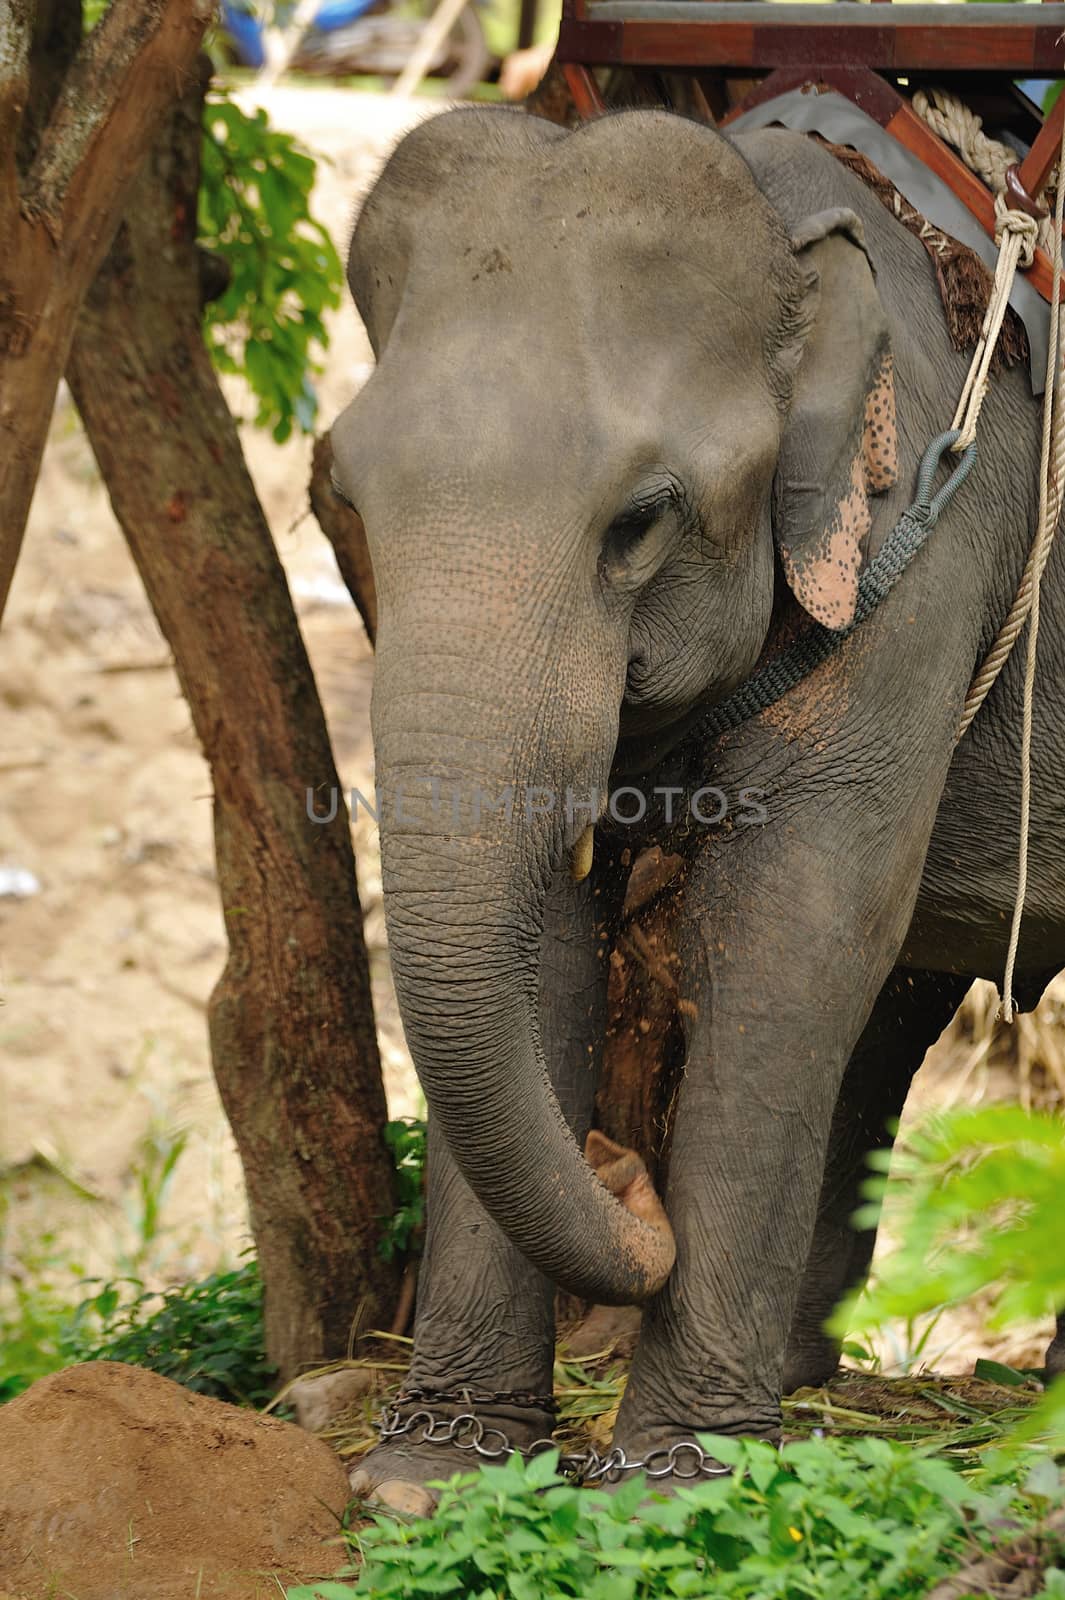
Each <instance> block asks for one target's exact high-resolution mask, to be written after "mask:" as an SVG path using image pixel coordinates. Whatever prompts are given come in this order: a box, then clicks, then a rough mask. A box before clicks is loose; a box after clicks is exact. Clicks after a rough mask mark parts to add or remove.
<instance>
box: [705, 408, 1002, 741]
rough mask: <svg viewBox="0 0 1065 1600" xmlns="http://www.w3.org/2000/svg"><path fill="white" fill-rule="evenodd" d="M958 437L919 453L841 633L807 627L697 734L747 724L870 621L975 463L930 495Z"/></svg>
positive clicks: (963, 462) (967, 457)
mask: <svg viewBox="0 0 1065 1600" xmlns="http://www.w3.org/2000/svg"><path fill="white" fill-rule="evenodd" d="M957 437H958V430H957V429H956V428H954V429H951V430H950V431H948V432H947V433H941V434H940V435H939V438H938V439H934V440H933V441H932V443H931V444H930V445H929V446H928V449H927V450H926V451H925V453H924V458H923V459H922V461H921V466H920V469H919V471H918V473H917V495H916V498H915V499H914V501H913V503H912V505H909V506H908V507H907V508H906V510H905V511H904V512H903V513H902V516H901V517H900V518H899V520H898V522H896V524H895V526H894V527H893V528H892V530H891V532H890V533H889V534H888V536H887V538H886V539H885V540H884V543H883V544H882V545H881V547H880V549H879V550H878V551H877V554H876V555H875V556H874V557H873V559H872V561H870V563H869V565H868V566H867V567H866V568H865V571H864V572H863V573H862V575H861V577H860V578H859V579H858V599H857V603H856V605H855V608H854V620H853V621H852V622H850V623H849V624H848V625H847V627H845V628H839V629H833V628H826V627H823V626H822V624H821V623H820V622H812V623H811V624H810V627H809V628H808V629H807V630H806V631H805V632H804V633H803V634H802V635H801V636H800V637H799V638H798V639H795V640H793V641H792V643H791V644H789V645H786V646H785V647H784V649H783V650H781V652H780V654H779V655H776V656H773V657H772V659H771V660H769V661H767V662H765V663H764V665H763V666H760V667H756V668H755V670H754V672H753V673H752V674H751V676H750V677H749V678H748V679H747V681H746V683H742V684H741V685H740V687H739V688H738V689H736V690H735V691H734V693H732V694H730V695H729V697H728V699H727V700H723V701H722V702H721V704H720V705H718V706H714V708H713V710H712V711H709V712H708V713H707V715H706V716H705V717H704V718H703V720H702V721H701V722H700V724H699V732H700V733H701V734H706V735H708V736H713V735H714V734H718V733H725V732H727V730H728V729H729V728H738V727H739V726H740V725H741V723H744V722H749V721H750V719H751V718H752V717H756V716H757V715H758V713H759V712H760V711H764V710H765V709H766V707H767V706H771V705H774V704H775V703H776V701H778V700H781V699H783V697H784V696H785V695H786V694H787V693H788V691H789V689H794V687H795V685H796V684H797V683H800V682H801V681H802V679H803V678H805V677H807V676H808V674H809V673H811V672H813V671H814V669H815V668H816V667H819V666H820V665H821V663H822V662H823V661H827V660H828V658H829V656H831V655H832V654H834V652H835V651H836V650H838V649H839V647H840V645H841V644H842V643H843V642H844V640H845V639H849V638H850V636H851V634H852V633H853V632H854V630H855V628H857V627H858V625H859V623H862V622H864V621H865V620H866V618H867V617H869V616H871V615H872V613H873V612H874V611H875V610H876V608H877V606H878V605H879V604H880V602H881V600H884V599H885V598H886V597H887V596H888V595H889V594H890V593H891V591H892V589H893V588H894V587H895V585H896V584H897V583H898V581H899V579H900V578H901V577H902V574H903V573H904V572H905V571H906V568H907V567H908V566H909V564H910V562H911V561H912V560H913V558H914V556H915V555H916V554H917V552H918V550H920V548H921V546H922V545H923V544H924V542H925V540H926V539H927V538H928V535H929V534H930V533H931V531H932V529H933V528H934V527H935V525H936V523H937V522H938V520H939V516H940V513H941V512H942V511H943V509H944V508H945V507H946V506H948V505H949V504H950V502H951V501H952V500H953V498H954V496H955V495H956V494H957V492H958V490H959V489H960V488H961V486H962V484H963V483H964V482H965V480H966V478H967V477H968V476H969V474H970V472H971V471H972V469H973V466H974V464H975V462H976V445H975V444H971V445H969V447H968V448H967V449H966V450H965V451H964V452H963V453H962V455H961V456H960V457H959V459H958V464H957V466H956V467H955V468H954V471H953V472H952V473H951V475H950V477H949V478H948V479H947V482H946V483H945V484H944V485H943V487H942V489H940V490H939V492H938V494H935V495H933V494H932V482H933V480H934V478H935V475H936V471H937V469H938V467H939V464H940V462H941V461H942V459H943V457H944V455H946V453H947V451H948V450H949V449H950V447H951V445H952V444H953V443H954V441H955V439H957Z"/></svg>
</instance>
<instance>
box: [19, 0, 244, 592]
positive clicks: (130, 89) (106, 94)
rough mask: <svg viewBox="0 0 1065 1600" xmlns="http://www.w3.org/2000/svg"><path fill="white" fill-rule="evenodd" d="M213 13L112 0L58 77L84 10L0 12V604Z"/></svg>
mask: <svg viewBox="0 0 1065 1600" xmlns="http://www.w3.org/2000/svg"><path fill="white" fill-rule="evenodd" d="M212 11H213V6H212V4H211V3H210V0H113V4H112V5H111V6H110V8H109V9H108V11H107V12H106V14H105V16H104V18H103V20H102V21H101V23H100V26H99V27H98V28H95V29H94V30H93V32H92V33H91V34H90V36H89V37H88V39H87V40H86V41H85V43H84V44H83V45H82V46H81V48H80V50H78V51H77V53H76V54H75V55H74V57H73V61H72V63H71V64H70V67H69V70H68V71H66V73H65V76H64V77H63V78H62V81H61V83H60V84H59V85H56V83H55V82H54V79H55V78H56V76H57V75H56V73H55V65H56V56H55V54H54V53H50V52H49V50H48V48H47V47H48V45H49V44H50V43H52V42H53V41H52V40H51V39H50V38H49V35H50V34H52V33H53V32H55V31H58V32H60V33H63V32H64V31H65V33H67V34H69V32H70V28H69V24H70V22H71V20H72V19H73V20H74V24H75V29H77V27H78V26H79V25H80V15H81V11H80V6H77V5H74V6H70V5H62V4H59V5H53V4H52V3H51V0H42V3H41V4H40V6H37V5H34V4H33V3H32V0H10V3H9V4H8V5H6V6H5V8H4V11H3V12H2V13H0V614H2V612H3V608H4V604H5V602H6V599H7V594H8V590H9V588H10V586H11V578H12V575H13V573H14V570H15V563H16V561H17V559H18V552H19V548H20V546H21V543H22V534H23V530H24V528H25V525H26V517H27V515H28V513H29V508H30V501H31V500H32V498H33V489H34V485H35V484H36V482H37V473H38V470H39V468H40V463H41V452H42V451H43V449H44V441H45V437H46V435H47V432H48V423H49V419H50V418H51V415H52V406H53V404H54V401H55V392H56V386H57V384H58V382H59V379H60V377H61V376H62V373H63V368H64V366H65V364H66V359H67V353H68V351H69V349H70V341H71V339H72V337H73V333H74V325H75V322H76V320H77V314H78V308H79V306H80V305H81V301H82V298H83V296H84V294H85V292H86V290H87V289H88V287H89V284H90V283H91V282H92V280H93V277H94V276H95V273H96V270H97V267H98V266H99V264H100V261H101V259H102V258H103V255H104V253H105V251H106V250H107V248H108V246H109V244H110V242H111V239H112V237H113V236H114V231H115V227H116V225H117V223H118V219H119V216H120V214H121V211H122V206H123V203H124V200H125V197H126V195H127V193H128V191H129V186H130V183H131V181H132V179H133V177H134V175H135V173H136V171H137V167H138V164H139V162H140V159H141V156H142V154H143V151H144V149H145V146H146V145H147V143H148V142H149V140H150V139H151V137H152V134H153V132H154V130H155V129H156V128H157V127H158V126H159V123H160V119H161V118H162V116H163V115H164V113H165V111H166V109H167V107H168V106H169V105H170V104H171V103H172V101H173V99H174V96H175V95H176V94H177V93H178V92H179V91H180V89H181V86H182V84H183V83H184V82H186V81H187V80H188V77H189V74H190V72H191V70H192V67H193V63H194V61H195V59H196V54H197V51H198V50H199V46H200V41H201V39H202V37H203V33H204V29H205V28H206V26H207V23H208V21H209V20H210V17H211V14H212ZM41 56H43V57H44V63H43V66H42V67H40V68H38V66H37V64H36V60H35V58H39V57H41ZM62 66H64V67H65V66H66V61H65V60H64V61H63V62H62ZM56 88H57V89H58V92H57V93H54V92H53V91H54V90H56Z"/></svg>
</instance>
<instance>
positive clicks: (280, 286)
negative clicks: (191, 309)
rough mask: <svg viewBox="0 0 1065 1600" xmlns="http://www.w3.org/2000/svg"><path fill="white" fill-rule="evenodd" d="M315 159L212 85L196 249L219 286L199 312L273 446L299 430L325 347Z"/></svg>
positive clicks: (329, 276) (334, 277) (220, 362)
mask: <svg viewBox="0 0 1065 1600" xmlns="http://www.w3.org/2000/svg"><path fill="white" fill-rule="evenodd" d="M314 173H315V161H314V158H313V157H312V156H311V155H309V154H308V152H307V151H306V150H304V149H303V148H302V147H301V146H300V145H299V143H298V142H297V141H296V140H295V139H294V138H293V137H292V135H291V134H287V133H280V132H278V131H277V130H276V129H274V128H271V126H270V124H269V121H268V118H267V115H266V112H265V111H262V110H257V111H255V112H253V113H251V114H249V113H247V112H245V111H242V110H241V109H240V107H239V106H237V105H236V104H234V102H233V101H232V100H230V99H228V98H227V96H226V95H225V93H224V92H223V91H220V90H218V89H213V90H212V92H211V96H210V98H209V100H208V102H207V105H206V107H205V108H204V139H203V155H202V172H201V179H200V197H199V236H200V243H201V244H202V245H203V246H204V247H205V248H206V249H208V250H210V251H212V252H213V253H214V254H216V255H218V256H221V257H222V258H223V260H224V261H225V263H226V265H227V267H228V269H229V284H228V286H227V288H226V289H225V290H224V292H223V293H222V294H221V295H220V296H219V298H218V299H217V300H214V301H212V302H211V303H210V304H209V305H208V307H207V309H206V312H205V317H204V322H205V331H206V335H207V341H208V344H209V346H210V349H211V354H212V356H213V358H214V361H215V364H216V366H217V367H218V368H219V369H220V370H221V371H222V372H235V373H242V374H243V376H244V377H245V378H246V379H247V381H248V384H249V385H250V387H251V389H252V392H253V393H254V395H255V397H256V400H257V401H258V410H257V412H256V416H255V422H256V424H257V425H258V426H260V427H266V426H269V427H270V428H271V429H272V431H273V436H274V438H275V439H277V440H278V441H279V442H280V441H282V440H284V439H287V438H288V437H289V435H290V433H291V432H292V426H293V423H294V422H295V423H298V424H299V426H300V427H301V428H302V429H303V430H304V431H305V432H309V431H310V430H311V429H312V428H313V426H314V419H315V414H316V411H317V399H316V395H315V391H314V385H313V382H312V378H313V375H314V374H315V373H316V372H318V371H320V370H321V369H320V363H319V361H318V359H317V352H318V351H320V350H322V349H324V347H325V345H326V344H327V343H328V335H327V334H326V330H325V325H324V323H323V321H322V315H323V312H324V311H325V310H326V309H327V308H328V307H331V306H336V305H338V304H339V301H340V285H341V281H342V274H341V268H340V260H339V258H338V256H337V253H336V250H335V249H334V247H333V242H332V240H331V239H330V237H329V234H328V233H327V232H326V230H325V228H324V227H323V226H322V224H321V223H320V222H316V221H315V219H314V218H313V217H312V216H311V213H310V206H309V200H310V193H311V188H312V185H313V183H314Z"/></svg>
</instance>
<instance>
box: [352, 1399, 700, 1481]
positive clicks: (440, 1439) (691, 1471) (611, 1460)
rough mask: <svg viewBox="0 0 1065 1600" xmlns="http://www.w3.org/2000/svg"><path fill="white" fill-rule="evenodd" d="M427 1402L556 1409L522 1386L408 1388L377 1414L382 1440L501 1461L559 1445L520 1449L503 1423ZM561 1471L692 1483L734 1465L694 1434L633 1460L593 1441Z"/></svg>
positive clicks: (585, 1477)
mask: <svg viewBox="0 0 1065 1600" xmlns="http://www.w3.org/2000/svg"><path fill="white" fill-rule="evenodd" d="M429 1401H431V1402H433V1403H434V1404H436V1405H462V1406H467V1407H468V1406H471V1405H506V1406H516V1407H528V1409H530V1410H535V1411H544V1412H548V1413H550V1414H551V1415H553V1414H554V1412H555V1409H556V1407H555V1401H554V1398H553V1396H549V1395H537V1394H528V1393H525V1392H522V1391H518V1392H516V1393H499V1394H492V1395H480V1394H472V1393H470V1391H469V1390H459V1391H458V1392H456V1393H445V1392H443V1391H441V1390H435V1389H433V1390H430V1389H406V1390H404V1391H403V1392H402V1393H401V1394H398V1395H397V1396H396V1397H395V1399H394V1400H390V1401H389V1402H388V1403H387V1404H386V1405H385V1406H384V1407H383V1408H382V1410H381V1412H380V1414H379V1416H378V1418H377V1432H378V1435H379V1436H380V1439H381V1443H382V1444H385V1443H391V1442H392V1441H393V1440H396V1439H408V1440H409V1441H410V1443H411V1444H440V1445H450V1446H451V1447H452V1448H453V1449H455V1450H468V1451H469V1452H470V1453H471V1454H472V1455H475V1456H479V1457H480V1458H481V1460H483V1461H501V1460H503V1459H505V1458H509V1457H510V1456H513V1455H520V1456H524V1457H525V1459H526V1460H530V1459H531V1458H532V1457H533V1456H538V1455H542V1454H543V1452H544V1451H545V1450H553V1449H554V1448H555V1444H554V1441H553V1440H552V1439H546V1438H545V1439H536V1440H535V1441H534V1442H533V1443H532V1444H530V1445H527V1446H526V1447H525V1448H524V1449H521V1448H519V1447H518V1446H517V1445H513V1444H511V1442H510V1439H509V1438H508V1437H507V1435H506V1434H505V1433H504V1432H503V1429H502V1428H495V1427H492V1426H490V1425H486V1424H485V1423H484V1422H483V1421H482V1420H481V1418H480V1417H478V1416H476V1415H475V1414H474V1413H473V1412H472V1411H470V1410H465V1411H460V1412H459V1413H458V1415H457V1416H454V1417H440V1416H435V1415H434V1414H433V1412H432V1411H431V1410H429V1408H428V1405H427V1404H426V1403H425V1402H429ZM412 1404H413V1405H414V1406H415V1409H414V1410H413V1411H411V1412H409V1413H408V1415H407V1416H403V1415H401V1411H400V1408H401V1407H404V1406H408V1405H412ZM558 1470H559V1472H560V1473H561V1474H562V1476H563V1477H566V1478H571V1479H573V1481H574V1482H575V1483H584V1484H598V1483H617V1482H618V1481H619V1480H620V1478H621V1477H622V1475H623V1474H624V1473H627V1472H643V1473H645V1474H646V1475H647V1477H648V1478H651V1479H655V1478H669V1477H673V1478H678V1479H681V1480H683V1481H684V1482H694V1481H695V1480H697V1479H702V1478H723V1477H727V1476H728V1473H729V1471H730V1468H728V1467H725V1466H722V1465H721V1462H720V1461H718V1460H717V1459H716V1458H715V1457H714V1456H712V1455H710V1454H709V1453H708V1452H707V1451H706V1450H704V1449H703V1447H702V1445H701V1444H696V1442H695V1440H694V1439H680V1440H678V1441H677V1443H676V1444H672V1445H669V1446H667V1447H663V1448H662V1449H660V1450H651V1451H649V1452H648V1454H647V1455H646V1456H644V1457H643V1458H642V1459H641V1460H638V1461H630V1460H629V1458H628V1456H627V1455H626V1454H625V1451H624V1450H622V1449H621V1448H620V1447H618V1446H614V1448H613V1449H611V1450H608V1451H607V1453H606V1455H600V1453H599V1451H598V1450H596V1449H595V1448H594V1447H592V1446H589V1448H588V1449H587V1450H584V1451H580V1452H578V1453H576V1454H570V1455H563V1456H561V1457H560V1459H559V1463H558Z"/></svg>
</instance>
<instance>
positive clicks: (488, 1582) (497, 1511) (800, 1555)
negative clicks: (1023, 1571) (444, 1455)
mask: <svg viewBox="0 0 1065 1600" xmlns="http://www.w3.org/2000/svg"><path fill="white" fill-rule="evenodd" d="M702 1442H703V1444H704V1445H705V1446H706V1447H707V1448H709V1449H711V1450H712V1451H713V1452H714V1454H715V1455H716V1456H718V1457H719V1458H720V1459H721V1460H722V1461H724V1462H727V1463H728V1465H729V1466H730V1467H732V1468H733V1472H732V1475H731V1476H729V1477H722V1478H717V1479H713V1480H708V1481H704V1482H700V1483H699V1484H695V1485H692V1486H691V1487H687V1488H680V1489H678V1490H677V1492H676V1494H675V1496H674V1497H673V1498H672V1499H668V1500H667V1499H665V1498H663V1497H661V1496H656V1495H654V1494H653V1492H651V1491H649V1489H648V1485H647V1483H646V1481H645V1480H644V1479H643V1478H642V1477H639V1478H636V1479H634V1480H632V1481H630V1482H628V1483H626V1484H625V1485H624V1486H623V1487H621V1488H620V1489H618V1490H617V1491H616V1492H615V1493H613V1494H606V1493H604V1492H602V1491H598V1490H589V1489H575V1488H573V1487H572V1486H571V1485H570V1484H568V1483H565V1482H564V1481H563V1480H562V1479H560V1478H559V1477H558V1475H557V1472H556V1467H557V1459H558V1458H557V1454H556V1452H554V1451H550V1452H545V1453H544V1454H543V1455H541V1456H537V1457H536V1458H534V1459H533V1460H532V1461H530V1462H528V1463H525V1462H523V1461H522V1459H521V1457H519V1456H517V1455H515V1456H512V1457H511V1458H510V1460H509V1462H508V1463H507V1465H506V1466H504V1467H486V1468H484V1469H483V1470H482V1471H481V1472H479V1473H477V1474H471V1475H467V1476H458V1477H455V1478H452V1479H451V1481H450V1483H449V1484H448V1486H447V1487H446V1488H444V1490H443V1491H442V1493H441V1497H440V1504H439V1508H438V1510H437V1512H436V1514H435V1516H434V1517H433V1518H432V1520H419V1521H410V1522H407V1521H397V1520H396V1519H394V1518H391V1517H388V1516H385V1515H378V1516H376V1517H375V1518H374V1522H373V1525H372V1526H371V1527H369V1528H368V1529H362V1530H361V1531H356V1532H352V1533H349V1535H348V1537H349V1539H350V1541H351V1543H352V1545H353V1546H354V1549H355V1551H356V1552H357V1553H358V1555H359V1556H360V1557H361V1561H362V1567H361V1571H360V1572H359V1573H358V1581H357V1582H355V1583H354V1584H349V1583H346V1582H340V1581H332V1582H326V1583H320V1584H312V1585H305V1586H301V1587H299V1588H294V1589H290V1590H289V1591H288V1600H351V1597H352V1596H362V1597H367V1600H391V1597H397V1600H398V1597H400V1596H404V1597H406V1596H416V1595H433V1596H438V1597H441V1600H448V1597H454V1600H459V1597H467V1596H469V1597H476V1600H495V1597H497V1596H498V1597H504V1596H505V1597H508V1600H556V1597H561V1596H581V1597H583V1600H645V1597H646V1600H650V1597H651V1596H656V1597H657V1596H670V1595H673V1596H692V1597H700V1600H708V1597H710V1596H713V1597H714V1600H718V1597H720V1600H800V1597H804V1596H809V1597H810V1600H814V1597H817V1600H854V1596H856V1595H861V1596H862V1597H863V1600H896V1597H899V1600H901V1597H903V1596H906V1597H909V1596H912V1595H915V1594H921V1593H923V1592H924V1591H925V1590H926V1589H927V1588H928V1587H929V1586H930V1585H931V1584H932V1583H934V1582H935V1581H936V1580H937V1578H939V1577H941V1576H943V1575H945V1574H946V1573H948V1572H950V1571H952V1570H954V1569H955V1568H956V1567H957V1566H958V1564H959V1562H960V1561H961V1560H962V1559H963V1558H964V1557H965V1555H966V1554H968V1553H969V1552H970V1551H971V1549H972V1547H973V1545H974V1543H975V1544H976V1545H982V1546H988V1545H990V1543H991V1542H992V1534H991V1533H990V1532H988V1531H987V1530H988V1529H989V1528H990V1527H991V1526H993V1525H994V1524H995V1523H996V1522H998V1521H999V1520H1000V1519H1001V1518H1003V1517H1004V1516H1006V1515H1008V1516H1009V1518H1010V1520H1011V1522H1013V1523H1015V1524H1016V1525H1017V1531H1021V1530H1023V1529H1037V1528H1039V1527H1040V1526H1041V1524H1042V1522H1043V1520H1044V1519H1045V1518H1046V1516H1047V1515H1048V1513H1049V1512H1050V1511H1051V1510H1053V1509H1055V1508H1056V1507H1058V1506H1059V1505H1060V1504H1061V1503H1062V1490H1061V1485H1060V1482H1059V1481H1058V1478H1057V1475H1056V1473H1053V1472H1050V1473H1047V1472H1044V1473H1043V1474H1042V1475H1039V1476H1036V1477H1035V1480H1034V1481H1029V1482H1026V1483H1022V1484H1020V1485H1018V1484H1016V1483H1015V1482H1014V1481H1013V1479H1012V1478H1011V1476H1010V1474H1009V1471H1008V1469H1005V1468H1004V1469H1002V1470H1001V1471H999V1472H995V1471H990V1470H988V1471H985V1472H984V1474H983V1475H982V1480H981V1482H980V1483H979V1484H976V1483H973V1482H970V1481H967V1480H966V1478H965V1477H963V1476H962V1475H961V1474H960V1473H958V1472H956V1471H955V1470H954V1469H953V1468H951V1467H949V1466H948V1465H947V1464H946V1463H945V1462H942V1461H937V1460H935V1459H933V1458H932V1457H931V1456H929V1455H928V1454H926V1453H923V1452H921V1451H919V1450H915V1449H913V1448H907V1447H906V1446H902V1445H893V1444H889V1443H887V1442H886V1441H884V1440H881V1439H859V1440H855V1441H848V1442H844V1441H839V1440H832V1439H811V1440H807V1441H804V1442H802V1443H799V1444H793V1445H790V1446H788V1447H786V1448H785V1449H784V1450H783V1451H777V1450H776V1449H774V1448H773V1446H772V1445H769V1444H765V1443H763V1442H760V1441H758V1440H737V1439H722V1438H704V1439H703V1441H702ZM637 1513H638V1515H637ZM355 1572H356V1569H355V1568H353V1569H352V1572H351V1575H353V1576H354V1575H355Z"/></svg>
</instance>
